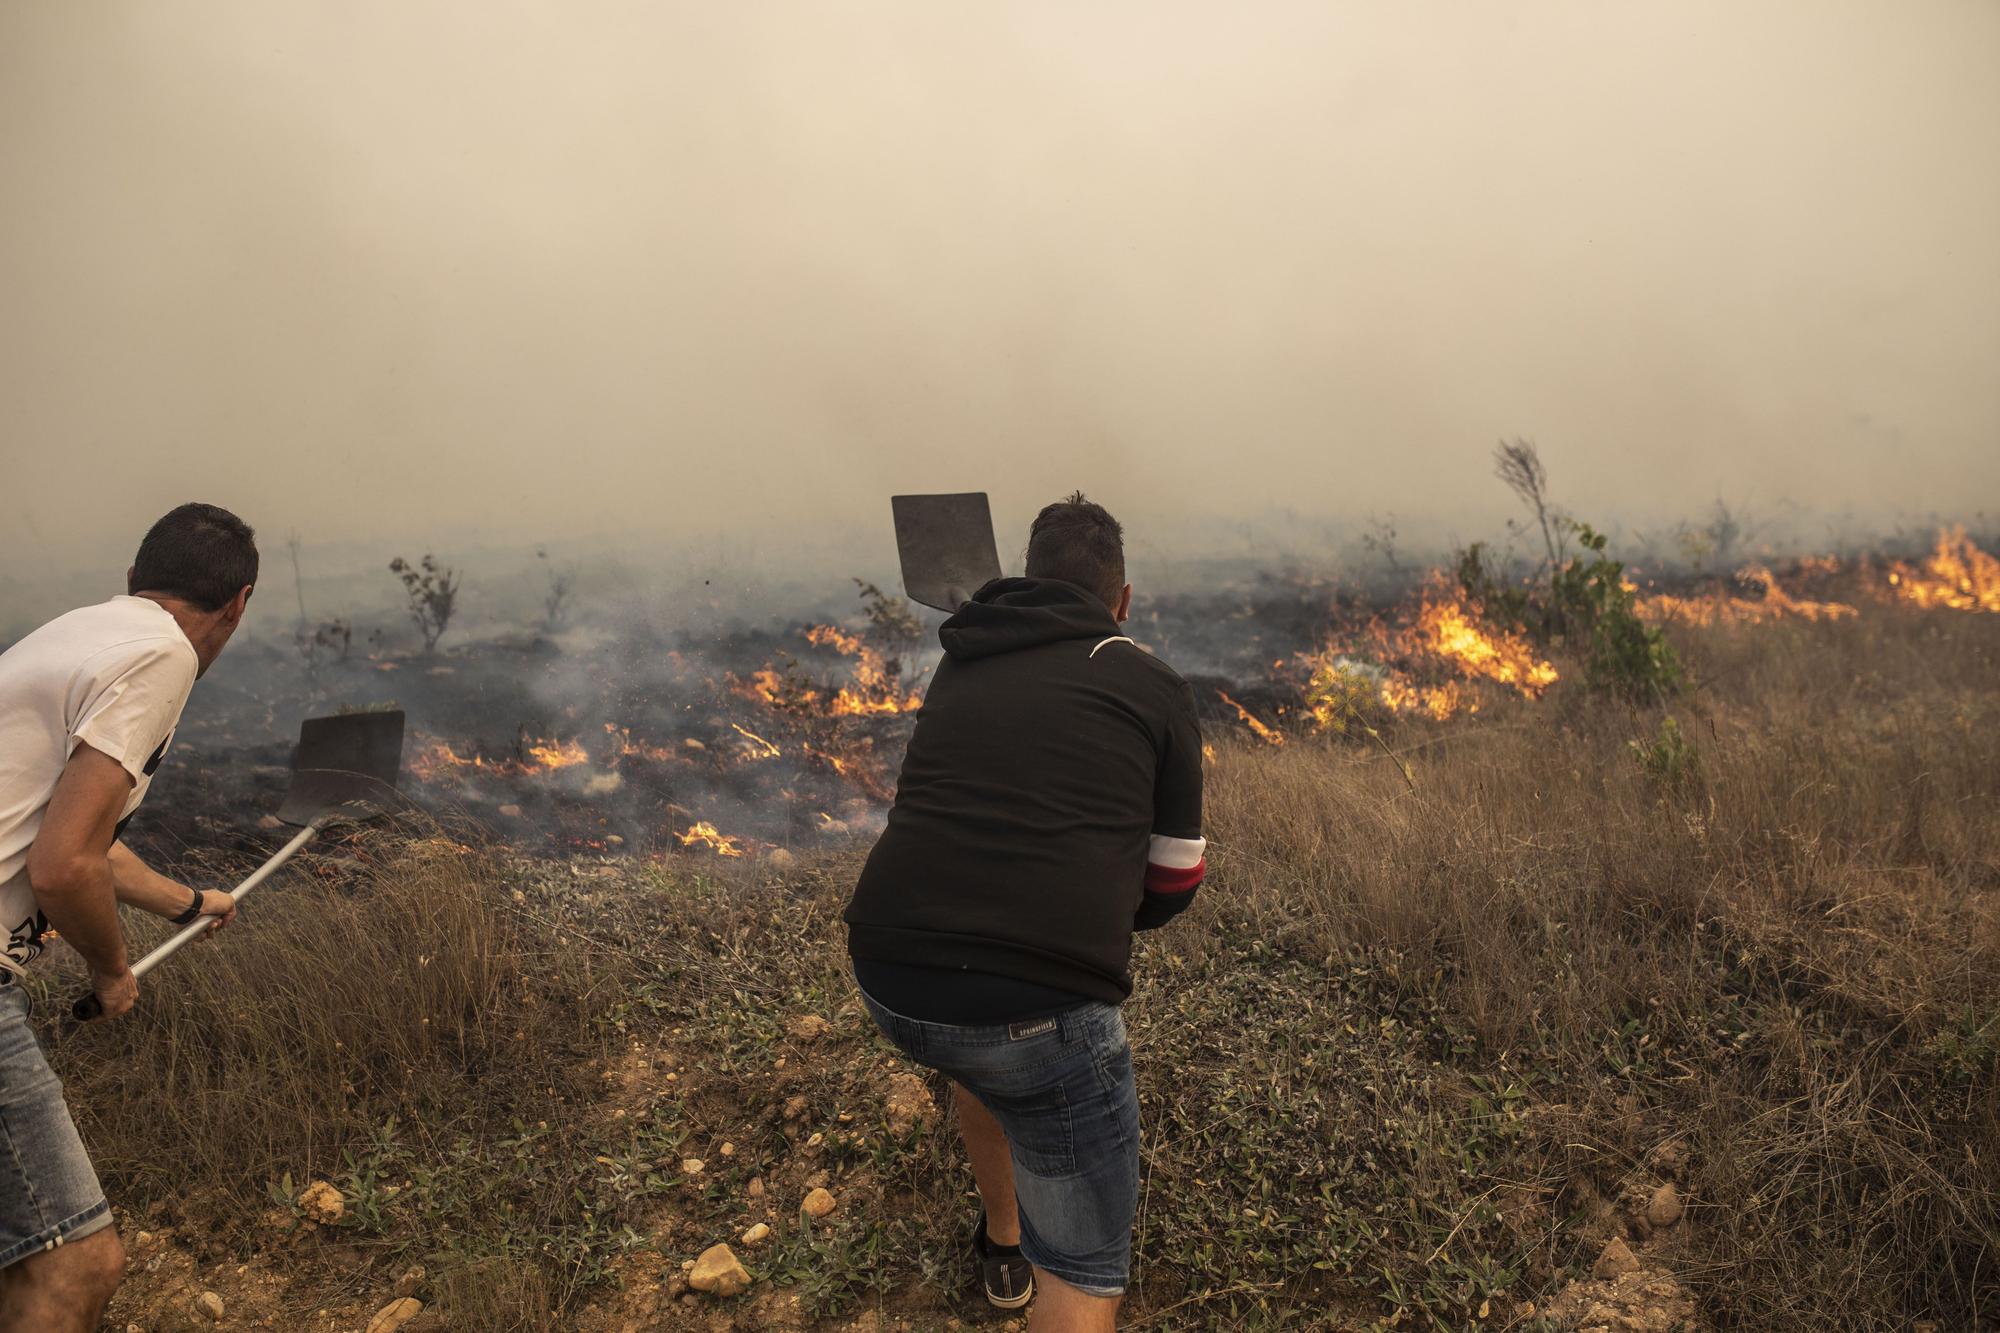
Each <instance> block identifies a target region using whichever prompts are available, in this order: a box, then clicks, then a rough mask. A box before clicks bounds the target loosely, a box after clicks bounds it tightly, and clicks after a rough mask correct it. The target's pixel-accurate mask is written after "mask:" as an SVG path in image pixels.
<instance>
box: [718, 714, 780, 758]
mask: <svg viewBox="0 0 2000 1333" xmlns="http://www.w3.org/2000/svg"><path fill="white" fill-rule="evenodd" d="M729 729H730V730H731V731H733V732H735V733H736V734H737V735H739V736H741V737H742V738H743V739H744V742H745V744H744V746H743V753H744V755H745V756H746V757H748V758H751V759H776V758H777V757H778V756H779V755H780V754H782V753H783V751H781V750H780V749H779V748H778V747H777V746H775V745H773V744H771V742H769V741H767V740H765V739H764V738H763V737H762V736H759V735H758V734H757V733H756V732H754V731H751V730H750V729H749V728H747V727H743V726H739V725H737V724H736V723H734V722H731V723H730V724H729Z"/></svg>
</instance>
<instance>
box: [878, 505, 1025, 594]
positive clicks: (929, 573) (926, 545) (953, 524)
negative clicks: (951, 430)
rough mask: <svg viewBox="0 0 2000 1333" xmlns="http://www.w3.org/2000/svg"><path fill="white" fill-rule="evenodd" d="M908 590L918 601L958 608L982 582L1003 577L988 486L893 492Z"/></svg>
mask: <svg viewBox="0 0 2000 1333" xmlns="http://www.w3.org/2000/svg"><path fill="white" fill-rule="evenodd" d="M889 507H890V509H891V510H892V511H893V512H894V513H895V516H896V554H897V555H898V556H899V557H900V558H901V560H902V562H903V591H904V592H906V593H908V594H909V597H910V600H911V601H913V602H921V603H923V604H924V605H925V606H930V607H935V608H937V609H938V610H940V611H956V610H958V608H959V607H961V606H963V605H964V604H965V603H966V602H968V601H970V600H971V598H972V594H973V593H975V592H977V591H978V590H979V588H980V586H981V585H982V584H984V583H987V582H989V581H991V580H993V579H997V578H999V577H1000V551H999V548H998V547H997V546H995V545H994V544H993V511H992V509H991V508H990V507H989V506H988V505H987V503H986V492H985V491H965V492H961V493H959V494H956V495H892V496H890V497H889Z"/></svg>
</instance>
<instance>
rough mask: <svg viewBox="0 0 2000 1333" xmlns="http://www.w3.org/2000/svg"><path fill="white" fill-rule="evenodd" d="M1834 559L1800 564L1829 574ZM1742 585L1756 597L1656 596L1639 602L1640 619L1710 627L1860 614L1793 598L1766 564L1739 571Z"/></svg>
mask: <svg viewBox="0 0 2000 1333" xmlns="http://www.w3.org/2000/svg"><path fill="white" fill-rule="evenodd" d="M1839 563H1840V562H1839V560H1838V558H1836V557H1834V556H1824V557H1817V556H1816V557H1812V558H1809V559H1806V560H1802V561H1800V562H1799V571H1800V573H1802V574H1821V575H1824V574H1827V573H1829V572H1831V571H1832V570H1833V569H1836V568H1838V566H1839ZM1736 577H1737V579H1738V580H1740V581H1741V582H1743V583H1747V584H1749V585H1750V586H1752V587H1754V588H1756V589H1757V590H1758V592H1759V594H1760V595H1759V596H1757V597H1754V598H1753V597H1738V596H1736V595H1734V594H1733V593H1730V592H1727V591H1726V590H1724V589H1721V588H1718V589H1717V590H1716V591H1715V592H1714V593H1713V594H1710V595H1707V596H1701V597H1676V596H1674V595H1673V594H1672V593H1664V592H1663V593H1655V594H1653V595H1651V596H1649V597H1641V598H1639V599H1638V600H1637V609H1638V613H1639V616H1640V618H1641V619H1644V620H1650V621H1654V622H1656V623H1657V622H1660V621H1668V620H1675V621H1679V622H1680V623H1682V624H1684V625H1696V626H1708V625H1716V624H1753V625H1754V624H1757V623H1758V622H1760V621H1764V620H1777V619H1780V618H1782V617H1785V616H1796V617H1798V618H1799V619H1801V620H1839V619H1841V618H1842V617H1843V616H1854V615H1859V614H1860V611H1859V610H1858V609H1857V608H1855V607H1853V606H1850V605H1848V604H1847V603H1846V602H1816V601H1812V600H1810V599H1808V598H1804V597H1798V596H1794V595H1793V594H1792V593H1790V592H1787V591H1786V590H1785V588H1784V585H1782V584H1780V583H1779V582H1778V577H1777V575H1775V574H1773V573H1772V572H1771V571H1770V570H1769V569H1767V568H1766V567H1764V566H1763V565H1748V566H1746V567H1744V568H1743V569H1740V570H1738V571H1737V572H1736Z"/></svg>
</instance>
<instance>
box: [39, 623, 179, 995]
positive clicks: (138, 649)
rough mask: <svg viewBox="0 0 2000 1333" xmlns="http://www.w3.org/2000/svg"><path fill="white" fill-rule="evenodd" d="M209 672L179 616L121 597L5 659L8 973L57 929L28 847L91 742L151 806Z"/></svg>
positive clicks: (132, 806) (53, 626)
mask: <svg viewBox="0 0 2000 1333" xmlns="http://www.w3.org/2000/svg"><path fill="white" fill-rule="evenodd" d="M198 666H199V663H198V662H197V660H196V658H195V652H194V645H193V644H191V643H189V642H188V640H187V635H185V634H183V633H181V627H180V625H179V624H178V623H177V622H176V621H175V620H174V618H173V616H172V614H171V613H169V612H168V611H167V609H166V608H165V607H163V606H161V605H160V604H159V603H157V602H152V601H148V600H147V599H146V598H144V597H114V598H112V599H111V600H110V601H108V602H103V603H100V604H98V605H97V606H86V607H84V608H82V609H81V610H77V611H72V612H70V613H69V614H68V615H66V616H58V617H57V618H56V619H54V620H51V621H50V622H49V623H48V624H46V625H44V626H42V627H41V628H40V629H38V630H36V631H35V632H34V633H32V634H30V635H28V636H27V637H26V638H25V639H22V640H21V641H20V642H19V643H17V644H15V645H14V646H13V647H12V648H9V649H8V650H7V651H6V652H4V653H0V936H3V937H4V938H0V968H6V969H8V970H11V971H16V972H18V971H20V970H21V969H22V968H23V967H24V966H25V965H26V964H27V963H28V961H29V960H30V959H32V958H34V956H35V955H36V954H38V953H40V952H41V951H42V946H41V933H42V931H43V930H44V929H45V928H46V927H47V925H48V923H47V921H45V920H44V919H43V917H42V914H41V912H40V911H39V910H38V909H37V908H36V906H35V896H34V894H33V893H32V892H31V891H30V890H29V888H28V848H29V847H30V846H31V845H33V843H34V841H35V835H36V834H37V833H38V832H40V831H41V827H42V814H43V812H44V811H46V810H47V809H48V805H49V797H50V796H51V795H53V794H54V792H55V789H56V779H57V778H59V777H61V776H62V771H63V766H64V765H65V764H67V763H68V762H69V757H70V754H71V752H72V751H74V750H75V749H76V747H77V744H78V743H79V742H86V741H87V742H89V744H90V745H91V747H92V748H94V749H97V750H102V751H103V752H104V753H105V754H107V755H110V756H111V757H112V758H113V759H116V760H117V761H118V762H119V763H120V764H123V765H124V766H125V771H126V772H128V773H130V774H131V775H132V794H131V795H130V796H129V797H127V798H126V800H125V808H124V809H123V810H122V811H121V812H120V815H119V817H120V819H121V820H122V819H124V818H125V817H127V816H129V815H130V814H131V813H132V812H133V811H134V810H136V809H138V808H139V802H141V801H143V800H144V799H146V788H147V787H148V786H150V785H151V783H152V781H153V770H154V769H156V768H158V767H159V765H160V759H161V757H162V756H163V755H165V754H166V752H167V742H168V740H169V739H171V738H172V736H173V733H174V726H175V724H177V723H178V722H179V721H180V716H181V708H182V707H183V706H184V705H185V704H186V703H187V699H188V691H189V690H191V689H193V688H194V678H195V671H196V669H197V667H198Z"/></svg>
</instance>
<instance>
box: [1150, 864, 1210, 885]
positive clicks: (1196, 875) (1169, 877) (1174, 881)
mask: <svg viewBox="0 0 2000 1333" xmlns="http://www.w3.org/2000/svg"><path fill="white" fill-rule="evenodd" d="M1207 873H1208V858H1207V857H1203V858H1202V859H1201V860H1199V861H1197V862H1195V863H1194V864H1193V865H1191V866H1189V867H1188V868H1187V869H1185V870H1176V869H1174V868H1173V867H1171V866H1156V865H1148V866H1147V867H1146V889H1147V891H1148V892H1150V893H1191V892H1193V890H1194V887H1195V885H1197V884H1199V883H1201V877H1202V876H1203V875H1205V874H1207Z"/></svg>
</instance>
